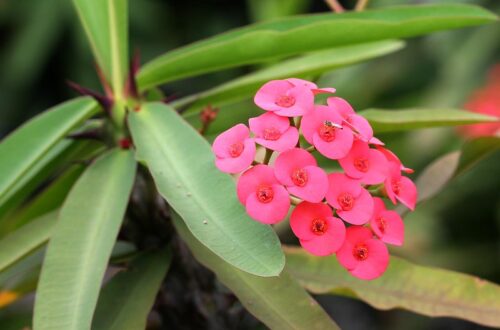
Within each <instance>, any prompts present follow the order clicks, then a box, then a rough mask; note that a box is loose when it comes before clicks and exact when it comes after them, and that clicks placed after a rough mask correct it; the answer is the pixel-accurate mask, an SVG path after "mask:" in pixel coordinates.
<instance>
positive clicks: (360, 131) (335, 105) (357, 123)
mask: <svg viewBox="0 0 500 330" xmlns="http://www.w3.org/2000/svg"><path fill="white" fill-rule="evenodd" d="M327 104H328V106H329V107H331V108H332V109H334V110H335V111H337V113H338V114H339V115H340V116H341V117H342V119H343V123H344V124H346V125H347V126H348V127H349V128H351V129H352V130H353V131H354V132H355V133H356V134H357V137H358V138H359V139H361V140H363V141H365V142H368V141H372V138H373V129H372V127H371V125H370V123H369V122H368V120H366V119H365V118H364V117H362V116H360V115H357V114H356V112H354V109H353V108H352V107H351V105H350V104H349V103H348V102H347V101H346V100H344V99H342V98H340V97H329V98H328V100H327ZM373 141H375V142H379V141H380V140H378V139H377V140H373Z"/></svg>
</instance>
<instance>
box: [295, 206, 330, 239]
mask: <svg viewBox="0 0 500 330" xmlns="http://www.w3.org/2000/svg"><path fill="white" fill-rule="evenodd" d="M331 216H332V209H331V208H330V207H329V206H328V205H326V204H323V203H309V202H301V203H300V204H299V205H297V206H296V207H295V209H294V210H293V211H292V214H291V216H290V227H291V228H292V231H293V233H294V234H295V236H297V237H298V238H300V239H303V240H310V239H312V238H315V237H317V236H318V235H316V234H314V233H313V231H312V229H311V226H312V221H313V220H314V219H327V218H329V217H331Z"/></svg>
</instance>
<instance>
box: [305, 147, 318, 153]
mask: <svg viewBox="0 0 500 330" xmlns="http://www.w3.org/2000/svg"><path fill="white" fill-rule="evenodd" d="M314 150H316V148H315V147H314V146H310V147H307V148H306V151H309V152H313V151H314Z"/></svg>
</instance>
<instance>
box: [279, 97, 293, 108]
mask: <svg viewBox="0 0 500 330" xmlns="http://www.w3.org/2000/svg"><path fill="white" fill-rule="evenodd" d="M275 104H276V105H279V106H280V107H283V108H290V107H292V106H293V105H294V104H295V97H293V96H289V95H281V96H279V97H278V98H277V99H276V102H275Z"/></svg>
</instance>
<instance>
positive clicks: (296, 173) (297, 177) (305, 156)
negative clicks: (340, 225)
mask: <svg viewBox="0 0 500 330" xmlns="http://www.w3.org/2000/svg"><path fill="white" fill-rule="evenodd" d="M274 173H275V175H276V178H277V179H278V180H279V182H280V183H281V184H283V185H285V186H286V188H287V189H288V191H289V192H290V193H291V194H293V195H295V196H297V197H299V198H302V199H303V200H305V201H308V202H313V203H318V202H321V201H322V200H323V198H324V197H325V194H326V192H327V190H328V177H327V176H326V173H325V171H323V170H322V169H321V168H319V167H318V164H317V163H316V159H314V157H313V156H312V155H311V154H310V153H309V152H307V151H305V150H304V149H300V148H295V149H291V150H288V151H285V152H283V153H281V154H280V155H279V156H278V157H277V158H276V161H275V162H274Z"/></svg>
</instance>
